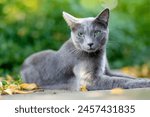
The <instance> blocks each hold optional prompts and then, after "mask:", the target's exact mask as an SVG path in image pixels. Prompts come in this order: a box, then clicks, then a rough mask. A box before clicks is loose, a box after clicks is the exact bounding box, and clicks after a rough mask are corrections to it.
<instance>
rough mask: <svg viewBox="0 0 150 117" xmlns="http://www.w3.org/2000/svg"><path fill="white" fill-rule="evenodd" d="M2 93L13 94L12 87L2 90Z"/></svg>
mask: <svg viewBox="0 0 150 117" xmlns="http://www.w3.org/2000/svg"><path fill="white" fill-rule="evenodd" d="M4 94H9V95H12V94H13V90H12V89H5V90H4Z"/></svg>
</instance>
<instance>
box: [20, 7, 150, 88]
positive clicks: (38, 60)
mask: <svg viewBox="0 0 150 117" xmlns="http://www.w3.org/2000/svg"><path fill="white" fill-rule="evenodd" d="M63 17H64V19H65V21H66V22H67V24H68V26H69V27H70V29H71V38H70V39H69V40H68V41H66V42H65V43H64V44H63V46H62V47H61V48H60V49H59V50H58V51H52V50H46V51H42V52H38V53H35V54H33V55H31V56H29V57H28V58H27V59H26V60H25V62H24V64H23V66H22V69H21V76H22V78H23V80H24V81H25V82H28V83H37V84H38V85H39V86H40V87H42V88H48V89H65V90H77V91H78V90H80V87H81V86H86V87H87V89H88V90H106V89H112V88H116V87H120V88H142V87H150V80H148V79H138V78H132V77H129V76H125V75H121V74H116V73H112V72H110V70H109V67H108V62H107V58H106V44H107V41H108V34H109V29H108V20H109V9H105V10H104V11H102V12H101V13H100V14H99V15H98V16H97V17H95V18H94V17H89V18H75V17H74V16H72V15H70V14H68V13H66V12H63Z"/></svg>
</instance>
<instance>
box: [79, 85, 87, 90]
mask: <svg viewBox="0 0 150 117" xmlns="http://www.w3.org/2000/svg"><path fill="white" fill-rule="evenodd" d="M80 91H82V92H85V91H88V90H87V88H86V86H85V85H83V86H81V87H80Z"/></svg>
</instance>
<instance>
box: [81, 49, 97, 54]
mask: <svg viewBox="0 0 150 117" xmlns="http://www.w3.org/2000/svg"><path fill="white" fill-rule="evenodd" d="M84 51H85V52H88V53H95V52H96V51H98V50H97V49H87V50H84Z"/></svg>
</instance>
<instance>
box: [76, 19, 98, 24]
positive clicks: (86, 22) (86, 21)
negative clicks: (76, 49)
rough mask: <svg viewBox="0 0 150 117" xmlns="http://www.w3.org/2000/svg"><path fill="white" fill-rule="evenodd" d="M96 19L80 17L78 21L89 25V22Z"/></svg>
mask: <svg viewBox="0 0 150 117" xmlns="http://www.w3.org/2000/svg"><path fill="white" fill-rule="evenodd" d="M94 20H95V18H94V17H88V18H79V19H78V22H79V23H80V24H83V25H84V24H85V25H87V24H91V23H92V22H93V21H94Z"/></svg>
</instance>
